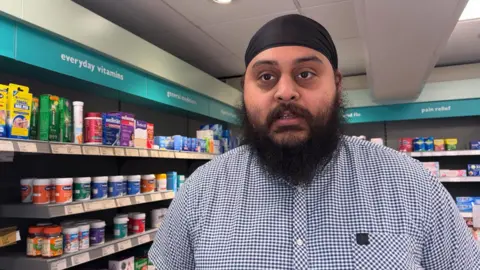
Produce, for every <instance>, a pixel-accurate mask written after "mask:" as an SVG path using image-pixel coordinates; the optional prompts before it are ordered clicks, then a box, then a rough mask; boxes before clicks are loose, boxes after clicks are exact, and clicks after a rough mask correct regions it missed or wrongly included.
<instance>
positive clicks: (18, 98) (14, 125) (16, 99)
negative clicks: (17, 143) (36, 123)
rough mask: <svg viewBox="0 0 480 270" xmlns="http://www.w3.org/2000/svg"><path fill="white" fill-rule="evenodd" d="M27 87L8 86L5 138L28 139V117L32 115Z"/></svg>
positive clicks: (30, 96)
mask: <svg viewBox="0 0 480 270" xmlns="http://www.w3.org/2000/svg"><path fill="white" fill-rule="evenodd" d="M28 91H29V88H28V87H27V86H23V85H18V84H13V83H11V84H9V85H8V97H7V99H8V100H7V137H9V138H16V139H28V132H29V131H30V116H31V113H32V98H33V97H32V94H30V93H29V92H28Z"/></svg>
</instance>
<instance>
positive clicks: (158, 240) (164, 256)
mask: <svg viewBox="0 0 480 270" xmlns="http://www.w3.org/2000/svg"><path fill="white" fill-rule="evenodd" d="M188 188H189V186H188V185H187V183H185V184H184V185H183V186H182V189H180V191H179V192H178V193H177V194H176V195H175V199H174V200H173V201H172V203H171V204H170V207H169V210H168V213H167V215H166V216H165V219H164V221H163V223H162V226H161V227H160V229H159V231H158V232H157V235H156V237H155V240H154V242H153V245H152V247H151V248H150V251H149V252H148V257H149V259H150V261H152V262H153V264H154V265H155V267H156V268H157V269H162V270H177V269H178V270H190V269H192V270H193V269H195V261H194V258H193V247H192V242H191V241H192V240H191V238H190V232H189V222H188V213H187V212H188V209H189V207H188V199H189V198H188Z"/></svg>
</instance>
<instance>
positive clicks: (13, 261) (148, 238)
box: [0, 228, 158, 270]
mask: <svg viewBox="0 0 480 270" xmlns="http://www.w3.org/2000/svg"><path fill="white" fill-rule="evenodd" d="M157 231H158V229H156V228H155V229H150V230H147V231H145V232H144V233H141V234H134V235H129V236H127V237H125V238H122V239H115V240H111V241H107V242H105V243H104V244H101V245H97V246H91V247H89V248H88V249H85V250H80V251H77V252H74V253H70V254H64V255H62V256H60V257H57V258H52V259H43V258H36V257H35V258H31V257H27V256H26V255H25V254H24V253H12V254H8V253H6V254H2V256H0V264H1V265H2V266H5V267H6V269H36V270H62V269H67V268H71V267H74V266H78V265H81V264H84V263H87V262H90V261H93V260H97V259H100V258H102V257H105V256H109V255H112V254H115V253H118V252H121V251H123V250H127V249H131V248H134V247H137V246H140V245H143V244H146V243H150V242H152V241H153V240H154V239H155V234H156V233H157ZM128 242H130V243H128ZM112 246H113V252H112ZM85 254H87V255H85ZM81 257H82V258H83V259H82V260H81V262H80V263H78V264H74V262H75V261H76V259H77V258H81Z"/></svg>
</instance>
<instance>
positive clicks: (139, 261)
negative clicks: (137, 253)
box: [134, 257, 148, 270]
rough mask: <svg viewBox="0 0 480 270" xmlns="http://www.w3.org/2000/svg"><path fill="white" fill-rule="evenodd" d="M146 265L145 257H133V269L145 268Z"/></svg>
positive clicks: (142, 269) (141, 269)
mask: <svg viewBox="0 0 480 270" xmlns="http://www.w3.org/2000/svg"><path fill="white" fill-rule="evenodd" d="M147 267H148V258H146V257H135V268H134V270H146V269H147Z"/></svg>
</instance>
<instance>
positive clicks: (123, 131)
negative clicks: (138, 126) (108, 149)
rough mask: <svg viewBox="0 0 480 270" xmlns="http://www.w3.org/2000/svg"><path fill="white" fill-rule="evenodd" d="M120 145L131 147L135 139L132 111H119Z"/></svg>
mask: <svg viewBox="0 0 480 270" xmlns="http://www.w3.org/2000/svg"><path fill="white" fill-rule="evenodd" d="M120 115H121V122H120V146H129V147H133V145H134V144H133V141H134V139H135V115H134V114H132V113H126V112H120Z"/></svg>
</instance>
